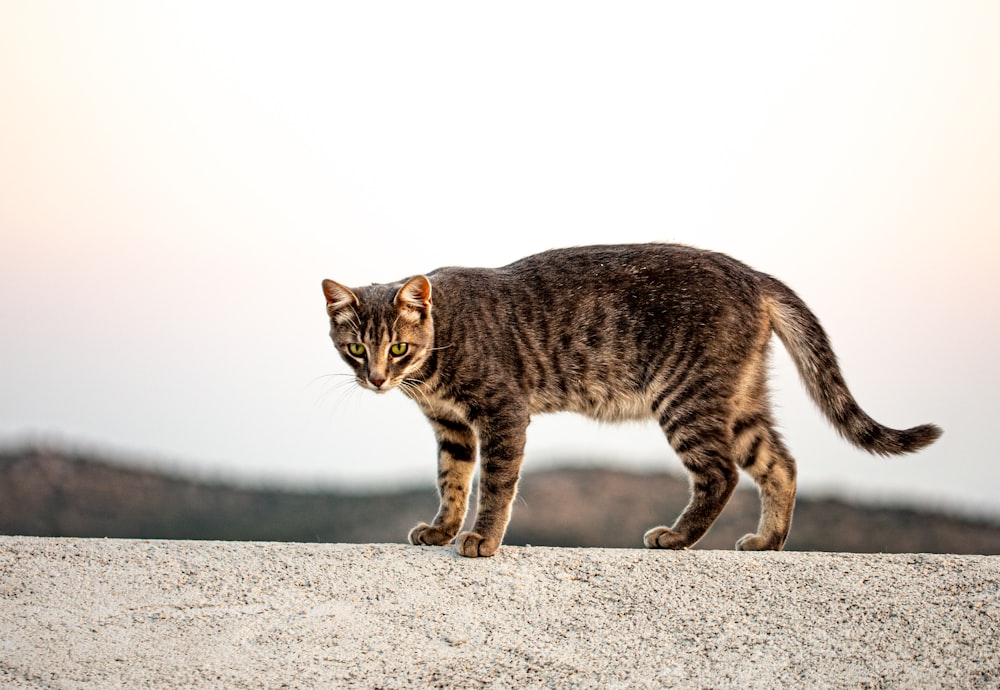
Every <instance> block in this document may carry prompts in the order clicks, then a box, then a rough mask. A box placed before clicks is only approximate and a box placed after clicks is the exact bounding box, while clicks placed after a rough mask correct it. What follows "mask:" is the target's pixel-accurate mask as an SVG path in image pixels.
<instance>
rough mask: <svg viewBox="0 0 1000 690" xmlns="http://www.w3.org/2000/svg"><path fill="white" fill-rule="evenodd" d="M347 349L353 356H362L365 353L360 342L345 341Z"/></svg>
mask: <svg viewBox="0 0 1000 690" xmlns="http://www.w3.org/2000/svg"><path fill="white" fill-rule="evenodd" d="M347 351H348V352H349V353H350V354H351V355H352V356H353V357H363V356H364V354H365V346H364V345H362V344H361V343H347Z"/></svg>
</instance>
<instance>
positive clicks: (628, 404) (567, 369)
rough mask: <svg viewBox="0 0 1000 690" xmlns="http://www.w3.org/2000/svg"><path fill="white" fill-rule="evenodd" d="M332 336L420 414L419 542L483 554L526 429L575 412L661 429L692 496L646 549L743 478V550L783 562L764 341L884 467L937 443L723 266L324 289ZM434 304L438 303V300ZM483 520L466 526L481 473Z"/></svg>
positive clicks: (802, 321) (597, 269)
mask: <svg viewBox="0 0 1000 690" xmlns="http://www.w3.org/2000/svg"><path fill="white" fill-rule="evenodd" d="M323 292H324V294H325V296H326V303H327V311H328V313H329V315H330V324H331V328H330V336H331V337H332V339H333V342H334V345H335V346H336V348H337V350H338V351H339V352H340V354H341V355H342V356H343V358H344V359H345V360H346V361H347V363H348V364H349V365H350V366H351V367H353V368H354V371H355V374H356V375H357V380H358V383H359V384H360V385H361V386H362V387H364V388H368V389H370V390H373V391H375V392H376V393H384V392H385V391H387V390H390V389H392V388H397V387H398V388H399V389H400V390H402V391H403V393H404V394H405V395H406V396H408V397H409V398H411V399H413V400H414V401H416V403H417V404H418V405H419V406H420V408H421V410H423V412H424V414H425V415H426V416H427V418H428V419H429V420H430V422H431V425H432V426H433V427H434V432H435V434H436V436H437V443H438V492H439V495H440V499H441V504H440V509H439V510H438V513H437V516H436V517H435V518H434V521H433V522H432V523H431V524H429V525H428V524H426V523H421V524H419V525H417V526H416V527H414V528H413V530H412V531H411V532H410V535H409V540H410V542H411V543H413V544H435V545H441V544H449V543H451V542H452V541H453V540H455V538H456V536H457V537H458V541H457V546H458V550H459V551H460V552H461V553H462V554H463V555H465V556H490V555H492V554H493V553H494V552H496V550H497V548H498V547H499V546H500V543H501V541H502V540H503V536H504V532H505V530H506V529H507V523H508V522H509V520H510V512H511V504H512V502H513V500H514V495H515V492H516V490H517V483H518V479H519V477H520V471H521V461H522V457H523V454H524V440H525V431H526V429H527V427H528V422H529V420H530V418H531V415H533V414H536V413H539V412H556V411H560V410H572V411H574V412H580V413H582V414H585V415H588V416H590V417H594V418H596V419H599V420H602V421H606V422H618V421H623V420H631V419H646V418H649V417H652V418H653V419H655V420H656V421H657V422H659V424H660V427H661V428H662V429H663V433H664V434H666V437H667V439H668V441H669V442H670V445H671V446H672V447H673V449H674V450H675V451H676V452H677V454H678V455H679V456H680V459H681V461H682V462H683V463H684V466H685V467H686V468H687V470H688V472H690V475H691V499H690V502H689V503H688V505H687V507H686V508H685V509H684V511H683V513H681V516H680V517H679V518H677V521H676V522H675V523H674V524H673V526H672V527H654V528H653V529H651V530H649V531H648V532H646V535H645V537H644V541H645V544H646V546H648V547H650V548H663V549H685V548H688V547H690V546H691V545H692V544H694V543H695V542H697V541H698V540H699V539H700V538H701V537H702V536H703V535H704V534H705V532H706V531H707V530H708V528H709V527H710V526H711V525H712V523H713V522H714V521H715V518H716V517H717V516H718V515H719V513H720V511H722V508H723V507H724V506H725V505H726V501H727V500H728V499H729V496H730V495H731V494H732V492H733V489H734V487H735V486H736V482H737V478H738V472H737V469H738V468H741V469H743V470H744V471H745V472H747V473H748V474H749V475H750V476H751V477H753V479H754V481H755V482H756V483H757V486H758V489H759V492H760V498H761V518H760V524H759V526H758V528H757V533H756V534H748V535H746V536H745V537H743V538H742V539H740V540H739V542H737V544H736V548H737V549H780V548H781V547H782V546H783V545H784V543H785V538H786V537H787V536H788V530H789V527H790V525H791V520H792V508H793V507H794V503H795V461H794V460H793V459H792V456H791V455H790V454H789V453H788V450H787V449H786V448H785V445H784V444H783V443H782V441H781V438H780V437H779V435H778V433H777V432H776V431H775V430H774V419H773V417H772V415H771V408H770V405H769V403H768V397H767V390H766V371H767V358H768V347H769V342H770V339H771V332H772V331H774V332H775V333H777V334H778V337H779V338H780V339H781V341H782V342H783V343H784V344H785V347H786V348H788V351H789V352H790V353H791V355H792V358H793V359H794V361H795V364H796V366H797V367H798V370H799V374H800V375H801V377H802V379H803V380H804V381H805V384H806V387H807V388H808V390H809V393H810V395H811V396H812V398H813V400H815V401H816V404H817V405H818V406H819V408H820V409H821V410H822V411H823V413H824V414H825V415H826V417H827V418H828V419H829V420H830V422H831V423H832V424H833V426H834V427H836V429H837V431H838V432H840V433H841V434H842V435H843V436H844V437H845V438H846V439H847V440H848V441H850V442H852V443H854V444H855V445H857V446H859V447H861V448H863V449H865V450H867V451H870V452H872V453H879V454H883V455H891V454H898V453H908V452H912V451H915V450H918V449H920V448H923V447H924V446H926V445H928V444H930V443H931V442H933V441H934V440H935V439H937V438H938V436H940V434H941V431H940V429H938V428H937V427H936V426H933V425H929V424H928V425H924V426H917V427H914V428H912V429H907V430H905V431H897V430H894V429H889V428H887V427H884V426H882V425H881V424H879V423H878V422H876V421H875V420H873V419H872V418H871V417H869V416H868V415H867V414H865V412H864V411H863V410H862V409H861V408H860V407H859V406H858V403H857V402H855V400H854V397H853V396H852V395H851V393H850V391H849V390H848V389H847V385H846V384H845V383H844V379H843V377H842V376H841V373H840V368H839V367H838V365H837V360H836V357H835V356H834V353H833V350H832V349H831V347H830V343H829V341H828V339H827V336H826V334H825V333H824V331H823V329H822V327H821V326H820V324H819V321H818V320H817V319H816V317H815V316H814V315H813V314H812V312H810V311H809V309H808V308H807V307H806V305H805V304H804V303H803V302H802V301H801V300H800V299H799V298H798V297H797V296H796V295H795V293H793V292H792V291H791V290H790V289H789V288H787V287H786V286H785V285H783V284H782V283H780V282H778V281H777V280H775V279H774V278H772V277H770V276H768V275H765V274H763V273H758V272H757V271H755V270H753V269H751V268H749V267H748V266H746V265H744V264H742V263H740V262H738V261H736V260H734V259H731V258H730V257H728V256H725V255H722V254H715V253H711V252H707V251H702V250H698V249H694V248H691V247H686V246H680V245H671V244H643V245H610V246H595V247H577V248H572V249H556V250H552V251H547V252H543V253H541V254H536V255H535V256H529V257H527V258H525V259H521V260H520V261H516V262H514V263H512V264H510V265H509V266H505V267H503V268H497V269H487V268H441V269H438V270H436V271H434V272H432V273H429V274H427V276H422V275H418V276H416V277H413V278H410V279H408V280H406V281H403V282H400V283H394V284H391V285H371V286H368V287H363V288H356V289H348V288H346V287H344V286H343V285H340V284H338V283H335V282H333V281H332V280H324V281H323ZM432 294H433V301H432ZM477 449H478V454H479V458H480V481H479V506H478V513H477V515H476V521H475V525H474V526H473V529H472V531H469V532H463V533H462V534H459V529H461V526H462V524H463V523H464V521H465V515H466V509H467V505H468V497H469V493H470V490H471V486H472V475H473V469H474V467H475V460H476V455H477Z"/></svg>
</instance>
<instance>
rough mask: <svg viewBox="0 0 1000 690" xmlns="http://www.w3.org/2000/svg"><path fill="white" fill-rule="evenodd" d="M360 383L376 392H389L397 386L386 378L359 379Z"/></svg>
mask: <svg viewBox="0 0 1000 690" xmlns="http://www.w3.org/2000/svg"><path fill="white" fill-rule="evenodd" d="M358 383H360V384H361V387H362V388H367V389H368V390H370V391H373V392H375V393H387V392H388V391H391V390H392V389H393V388H395V384H394V383H393V382H391V381H387V380H385V379H359V380H358Z"/></svg>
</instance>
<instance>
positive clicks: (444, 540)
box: [408, 522, 455, 546]
mask: <svg viewBox="0 0 1000 690" xmlns="http://www.w3.org/2000/svg"><path fill="white" fill-rule="evenodd" d="M454 538H455V535H454V534H448V533H447V532H445V531H444V530H443V529H441V528H440V527H434V526H433V525H428V524H427V523H426V522H421V523H420V524H419V525H417V526H416V527H414V528H413V529H411V530H410V535H409V537H408V539H409V540H410V543H411V544H413V545H414V546H444V545H445V544H450V543H451V540H452V539H454Z"/></svg>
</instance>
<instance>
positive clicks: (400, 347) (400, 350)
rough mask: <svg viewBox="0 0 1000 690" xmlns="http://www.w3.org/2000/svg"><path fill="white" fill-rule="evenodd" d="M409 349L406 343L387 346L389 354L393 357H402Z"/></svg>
mask: <svg viewBox="0 0 1000 690" xmlns="http://www.w3.org/2000/svg"><path fill="white" fill-rule="evenodd" d="M409 349H410V346H409V345H407V344H406V343H393V344H392V345H390V346H389V354H390V355H392V356H393V357H402V356H403V355H405V354H406V351H407V350H409Z"/></svg>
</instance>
